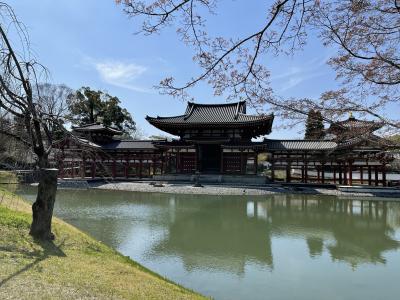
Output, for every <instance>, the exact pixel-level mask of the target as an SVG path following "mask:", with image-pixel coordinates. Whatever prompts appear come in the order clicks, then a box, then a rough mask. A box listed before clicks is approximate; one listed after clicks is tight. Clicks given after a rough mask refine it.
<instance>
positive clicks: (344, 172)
mask: <svg viewBox="0 0 400 300" xmlns="http://www.w3.org/2000/svg"><path fill="white" fill-rule="evenodd" d="M343 184H344V185H347V184H348V182H347V165H346V163H345V164H344V166H343Z"/></svg>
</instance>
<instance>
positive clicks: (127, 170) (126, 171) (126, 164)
mask: <svg viewBox="0 0 400 300" xmlns="http://www.w3.org/2000/svg"><path fill="white" fill-rule="evenodd" d="M124 171H125V178H128V177H129V174H128V172H129V155H128V156H127V157H126V161H125V170H124Z"/></svg>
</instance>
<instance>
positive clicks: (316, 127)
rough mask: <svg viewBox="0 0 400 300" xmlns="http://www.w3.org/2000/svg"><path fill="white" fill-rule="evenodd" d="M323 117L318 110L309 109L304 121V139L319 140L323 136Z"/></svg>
mask: <svg viewBox="0 0 400 300" xmlns="http://www.w3.org/2000/svg"><path fill="white" fill-rule="evenodd" d="M324 129H325V128H324V123H323V117H322V114H321V112H320V111H315V110H313V109H311V110H310V111H309V112H308V116H307V121H306V132H305V135H304V139H306V140H320V139H322V138H323V137H324V136H325V131H324Z"/></svg>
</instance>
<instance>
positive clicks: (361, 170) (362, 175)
mask: <svg viewBox="0 0 400 300" xmlns="http://www.w3.org/2000/svg"><path fill="white" fill-rule="evenodd" d="M360 183H361V184H364V170H363V167H362V166H360Z"/></svg>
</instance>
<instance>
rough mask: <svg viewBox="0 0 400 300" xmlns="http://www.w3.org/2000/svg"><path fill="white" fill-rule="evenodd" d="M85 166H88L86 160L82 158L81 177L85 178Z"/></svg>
mask: <svg viewBox="0 0 400 300" xmlns="http://www.w3.org/2000/svg"><path fill="white" fill-rule="evenodd" d="M85 168H86V165H85V160H83V159H82V161H81V178H82V179H83V178H85Z"/></svg>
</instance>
